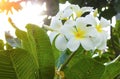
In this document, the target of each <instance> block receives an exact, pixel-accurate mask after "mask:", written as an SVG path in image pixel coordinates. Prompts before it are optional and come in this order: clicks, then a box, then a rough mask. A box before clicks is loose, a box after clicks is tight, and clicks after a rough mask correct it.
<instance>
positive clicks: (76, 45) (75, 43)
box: [67, 38, 80, 52]
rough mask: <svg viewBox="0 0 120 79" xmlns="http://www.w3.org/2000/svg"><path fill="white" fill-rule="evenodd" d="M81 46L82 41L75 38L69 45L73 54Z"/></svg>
mask: <svg viewBox="0 0 120 79" xmlns="http://www.w3.org/2000/svg"><path fill="white" fill-rule="evenodd" d="M79 46H80V41H79V40H76V39H75V38H72V39H70V40H69V41H68V44H67V47H68V48H69V49H70V51H72V52H74V51H76V50H77V49H78V48H79Z"/></svg>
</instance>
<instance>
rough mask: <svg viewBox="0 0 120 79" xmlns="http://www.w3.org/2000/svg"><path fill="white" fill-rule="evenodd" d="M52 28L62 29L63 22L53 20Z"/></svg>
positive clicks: (56, 19)
mask: <svg viewBox="0 0 120 79" xmlns="http://www.w3.org/2000/svg"><path fill="white" fill-rule="evenodd" d="M50 27H51V28H53V29H54V30H59V29H60V28H61V27H62V22H61V20H59V19H58V18H55V17H54V18H52V20H51V24H50Z"/></svg>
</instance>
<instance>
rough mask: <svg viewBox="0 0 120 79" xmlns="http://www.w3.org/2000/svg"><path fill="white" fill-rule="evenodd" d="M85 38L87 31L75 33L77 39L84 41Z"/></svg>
mask: <svg viewBox="0 0 120 79" xmlns="http://www.w3.org/2000/svg"><path fill="white" fill-rule="evenodd" d="M84 36H85V31H83V30H78V31H77V32H75V38H76V39H83V38H84Z"/></svg>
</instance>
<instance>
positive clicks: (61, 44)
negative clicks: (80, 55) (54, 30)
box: [55, 34, 67, 51]
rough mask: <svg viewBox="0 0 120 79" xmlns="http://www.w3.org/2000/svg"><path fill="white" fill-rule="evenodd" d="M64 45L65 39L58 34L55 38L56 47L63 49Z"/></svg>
mask: <svg viewBox="0 0 120 79" xmlns="http://www.w3.org/2000/svg"><path fill="white" fill-rule="evenodd" d="M66 45H67V40H66V39H65V37H64V36H63V35H61V34H60V35H59V36H58V37H57V38H56V40H55V46H56V48H57V49H59V50H60V51H64V50H65V49H66Z"/></svg>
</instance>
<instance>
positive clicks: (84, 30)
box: [62, 17, 96, 52]
mask: <svg viewBox="0 0 120 79" xmlns="http://www.w3.org/2000/svg"><path fill="white" fill-rule="evenodd" d="M84 20H85V18H83V17H81V18H78V19H77V20H76V21H75V22H74V21H71V23H69V24H66V25H64V26H63V28H62V32H63V33H64V34H65V35H66V37H67V39H68V40H69V41H68V43H67V48H69V49H70V50H71V51H73V52H74V51H76V50H77V49H78V48H79V46H80V44H81V45H82V46H83V48H84V49H85V50H92V49H94V44H93V41H92V40H91V38H92V37H94V36H96V33H95V29H94V28H92V27H86V26H85V25H86V24H85V23H84ZM74 24H75V25H74Z"/></svg>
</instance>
